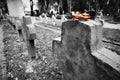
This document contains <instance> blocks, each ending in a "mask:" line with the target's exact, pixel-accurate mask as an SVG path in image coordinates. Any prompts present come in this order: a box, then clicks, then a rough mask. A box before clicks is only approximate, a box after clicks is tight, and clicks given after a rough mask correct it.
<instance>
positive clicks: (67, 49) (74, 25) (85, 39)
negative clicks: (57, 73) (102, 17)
mask: <svg viewBox="0 0 120 80" xmlns="http://www.w3.org/2000/svg"><path fill="white" fill-rule="evenodd" d="M99 29H100V31H99V32H98V30H99ZM101 30H102V25H101V24H99V23H97V22H94V21H86V22H84V21H67V22H64V23H63V25H62V35H61V39H60V38H58V40H54V41H53V52H54V55H55V57H57V59H56V61H57V62H58V65H59V67H60V68H61V69H62V70H63V76H64V78H65V80H98V79H97V76H95V75H96V66H95V64H94V59H93V57H92V54H91V53H92V52H94V51H96V50H99V49H101V48H102V45H100V44H101V41H102V37H101V36H99V35H100V34H102V32H101ZM98 37H99V38H98Z"/></svg>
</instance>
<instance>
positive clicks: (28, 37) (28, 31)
mask: <svg viewBox="0 0 120 80" xmlns="http://www.w3.org/2000/svg"><path fill="white" fill-rule="evenodd" d="M23 33H24V39H25V41H26V43H27V48H28V53H29V55H30V57H31V58H35V55H36V54H35V46H34V40H35V39H36V32H35V27H34V25H33V24H32V23H31V18H30V17H23Z"/></svg>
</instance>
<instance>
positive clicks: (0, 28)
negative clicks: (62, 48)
mask: <svg viewBox="0 0 120 80" xmlns="http://www.w3.org/2000/svg"><path fill="white" fill-rule="evenodd" d="M61 23H62V22H59V21H58V22H56V24H55V25H53V24H51V22H48V23H46V22H39V21H38V23H35V30H36V34H37V39H36V40H35V48H36V56H37V58H36V59H34V60H31V59H30V58H29V56H28V53H27V49H26V48H27V47H26V43H25V42H24V40H21V39H20V37H19V35H18V33H17V31H16V30H14V29H13V26H12V25H10V24H9V22H7V21H4V22H1V23H0V44H1V46H0V55H2V58H0V62H1V61H2V60H3V57H4V59H5V60H6V64H7V65H8V66H7V68H6V69H7V76H8V77H9V76H12V77H13V78H18V79H19V80H26V79H31V80H63V76H62V71H61V70H60V69H59V67H58V66H57V64H56V60H55V59H56V58H55V56H54V54H53V53H52V40H53V39H54V38H57V37H60V36H61ZM107 25H108V24H106V25H104V26H107ZM118 26H119V25H118ZM119 29H120V28H119ZM103 31H104V32H106V30H105V29H104V30H103ZM116 34H117V33H116ZM103 37H104V38H106V39H108V40H111V38H110V37H111V35H108V36H107V37H106V36H104V35H103ZM118 41H119V40H118ZM104 46H105V47H106V48H108V49H110V50H112V51H114V52H116V53H117V54H119V55H120V46H118V45H112V44H110V43H104ZM1 50H2V51H1ZM0 57H1V56H0ZM0 67H2V65H1V64H0ZM0 77H1V73H0ZM1 78H2V77H1ZM0 80H2V79H0Z"/></svg>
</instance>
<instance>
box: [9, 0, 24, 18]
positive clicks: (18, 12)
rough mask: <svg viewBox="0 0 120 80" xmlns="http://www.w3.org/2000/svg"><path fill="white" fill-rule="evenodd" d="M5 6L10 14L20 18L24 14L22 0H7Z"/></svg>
mask: <svg viewBox="0 0 120 80" xmlns="http://www.w3.org/2000/svg"><path fill="white" fill-rule="evenodd" d="M7 7H8V11H9V15H10V16H14V17H20V18H22V17H23V16H24V15H25V13H24V7H23V2H22V0H7Z"/></svg>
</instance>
